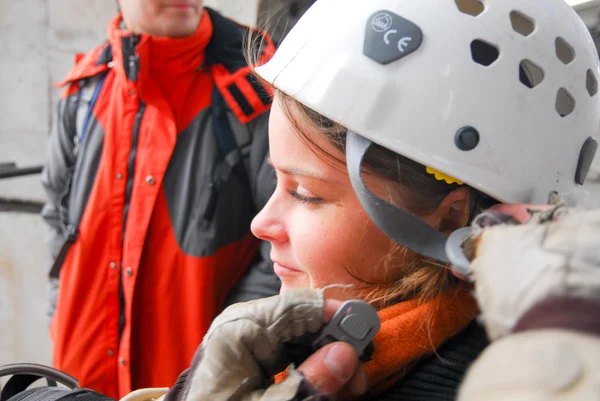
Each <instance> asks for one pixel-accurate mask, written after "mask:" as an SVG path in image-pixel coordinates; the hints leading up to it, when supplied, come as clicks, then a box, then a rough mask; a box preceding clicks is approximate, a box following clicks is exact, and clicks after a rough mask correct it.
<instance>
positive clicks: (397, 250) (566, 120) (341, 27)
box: [171, 0, 600, 400]
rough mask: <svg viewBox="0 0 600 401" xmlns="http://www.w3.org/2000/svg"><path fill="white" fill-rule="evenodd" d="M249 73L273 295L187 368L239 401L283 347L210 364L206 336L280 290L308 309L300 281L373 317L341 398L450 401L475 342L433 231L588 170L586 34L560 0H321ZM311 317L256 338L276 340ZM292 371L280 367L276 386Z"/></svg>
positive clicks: (467, 304) (464, 289)
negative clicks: (259, 125) (276, 286)
mask: <svg viewBox="0 0 600 401" xmlns="http://www.w3.org/2000/svg"><path fill="white" fill-rule="evenodd" d="M257 73H258V75H259V76H260V77H261V78H262V79H263V80H265V81H267V82H268V83H269V84H271V85H272V86H273V87H274V89H275V92H276V93H275V98H274V102H273V109H272V113H271V120H270V128H269V130H270V132H269V137H270V159H271V164H272V165H273V167H274V169H275V172H276V175H277V179H278V183H277V189H276V191H275V193H274V194H273V197H272V198H271V200H270V201H269V203H268V204H267V206H266V207H265V209H263V211H262V212H261V213H260V214H259V215H258V216H257V217H256V219H255V220H254V222H253V224H252V230H253V232H254V233H255V235H256V236H258V237H260V238H262V239H265V240H268V241H270V242H271V245H272V251H271V257H272V259H273V261H274V268H275V272H276V273H277V274H278V276H279V277H280V278H281V280H282V283H283V285H282V293H283V294H284V295H283V296H284V298H282V299H284V301H277V302H276V303H274V304H273V301H272V300H267V301H263V302H262V303H261V302H258V303H252V304H248V305H242V306H240V307H238V308H237V309H233V310H231V311H229V312H226V313H225V315H226V316H227V317H226V318H225V317H223V318H220V320H219V319H218V320H217V321H216V322H215V324H214V325H213V330H211V331H210V332H209V334H208V335H207V338H205V343H204V344H203V347H202V348H201V351H200V353H199V354H198V359H199V360H200V359H202V360H203V361H205V362H206V363H207V364H208V365H205V367H204V368H202V369H200V370H203V369H204V370H203V371H204V372H205V373H206V372H207V371H209V372H210V371H211V369H213V372H214V371H223V370H224V371H226V372H238V373H236V374H238V379H240V380H239V381H238V380H232V379H231V377H232V376H229V375H228V374H229V373H228V374H227V375H225V377H227V378H228V380H230V381H231V383H232V384H233V385H235V386H239V387H236V388H235V389H234V391H233V392H234V393H235V394H238V395H239V394H246V393H249V392H250V390H252V389H259V388H262V386H263V385H264V383H262V384H261V383H257V382H256V381H255V379H256V377H255V376H248V377H247V378H246V379H247V380H241V379H243V378H244V374H245V373H244V372H248V369H250V370H252V369H255V370H256V369H258V368H257V365H256V364H255V362H256V361H257V360H258V361H261V365H260V368H261V369H262V368H264V367H265V366H268V367H269V369H267V370H266V371H267V372H271V373H276V372H275V371H272V370H273V369H275V367H277V366H281V364H280V362H281V361H276V359H277V358H275V356H277V355H280V354H278V353H277V352H276V351H275V348H270V347H268V346H264V347H266V348H264V347H263V346H261V345H260V344H259V343H258V342H254V341H252V342H248V343H246V342H245V341H246V340H244V341H242V340H240V341H241V342H242V343H243V344H245V346H246V348H248V344H252V346H253V347H254V346H257V347H259V348H258V350H255V349H253V348H250V352H251V353H253V354H254V359H252V358H250V359H244V358H241V359H240V363H239V366H238V365H237V364H236V365H234V366H232V364H228V365H227V366H223V365H219V364H218V363H216V364H215V363H213V362H211V358H214V359H212V360H213V361H214V360H217V361H222V360H228V359H227V357H224V356H223V355H229V356H230V357H232V355H237V354H236V352H234V351H232V348H235V347H236V345H235V344H229V345H227V344H226V343H224V342H223V338H227V336H225V335H224V336H223V337H222V338H221V341H220V342H219V339H218V338H217V337H221V334H224V333H223V332H220V331H218V330H217V328H219V327H221V326H222V325H223V323H224V322H228V323H231V322H234V321H244V322H246V321H249V323H248V322H247V323H248V324H247V325H246V323H244V325H243V326H240V327H239V328H238V330H237V332H238V333H248V334H247V335H246V334H243V335H242V334H239V335H240V336H241V337H242V338H243V339H249V338H253V339H255V337H252V334H251V333H253V332H254V331H253V330H254V328H255V327H256V326H260V327H262V326H261V323H260V322H263V320H264V319H263V318H264V316H267V314H266V313H260V312H261V311H264V310H265V309H266V310H268V307H272V308H273V310H275V309H276V308H280V307H281V304H280V303H278V302H281V303H282V304H283V305H288V306H289V305H296V303H294V302H295V301H294V302H291V301H289V299H288V300H287V301H286V300H285V299H286V298H285V295H286V292H288V291H290V290H292V289H294V290H295V291H296V292H294V291H290V292H291V293H292V295H290V298H294V297H300V298H301V297H306V302H305V303H304V304H303V305H304V306H305V308H301V311H303V312H302V313H309V311H310V310H311V308H312V307H314V308H315V309H318V310H322V309H323V304H322V303H319V300H318V299H317V298H318V297H317V298H314V294H315V292H312V293H311V292H310V291H303V290H301V289H303V288H311V289H323V290H324V294H325V297H326V298H330V299H331V298H332V299H337V300H347V299H356V298H358V299H362V300H366V301H368V302H370V303H371V304H372V305H374V306H376V307H377V308H378V310H379V316H380V319H381V321H382V326H381V330H380V332H379V333H378V335H377V337H376V338H375V340H374V343H375V354H374V355H373V359H372V360H371V361H369V362H367V363H366V364H365V371H366V376H362V375H363V373H362V371H360V370H359V371H357V372H356V373H354V372H351V373H353V374H354V375H355V379H354V380H353V382H354V383H355V386H356V388H354V389H352V388H349V389H347V390H348V391H350V392H352V390H357V389H358V388H360V390H359V391H358V390H357V391H355V393H360V392H362V391H364V390H365V389H366V390H367V394H368V397H369V398H373V399H396V398H399V399H415V400H416V399H419V400H421V399H422V400H438V399H454V397H455V395H456V389H457V387H458V385H459V383H460V381H461V379H462V375H463V373H464V371H465V369H466V367H467V366H468V365H469V364H470V363H471V362H472V361H473V360H474V359H475V358H476V357H477V355H478V353H479V352H480V351H481V349H482V348H483V347H484V346H485V339H484V338H483V336H482V334H481V331H480V329H479V328H478V326H477V324H476V323H474V322H473V319H474V317H475V316H476V314H477V309H476V305H475V303H474V300H473V299H472V298H471V296H470V289H469V287H468V286H467V285H466V284H464V283H460V282H458V281H457V280H456V279H454V278H453V276H452V275H451V274H450V273H449V269H448V267H449V266H450V262H451V260H450V257H453V258H454V256H450V255H453V253H452V252H450V253H449V254H447V253H446V243H447V236H448V235H449V234H451V233H453V232H454V231H456V230H457V229H459V228H461V227H464V226H465V225H467V223H468V222H469V221H470V220H471V218H472V217H473V216H474V214H475V213H476V212H477V211H479V210H481V209H482V208H484V207H485V206H486V205H489V204H491V203H497V202H508V203H545V202H546V201H547V198H548V196H549V194H550V193H553V192H560V193H564V192H570V191H572V190H575V189H576V188H577V187H578V186H579V185H581V184H582V183H583V181H584V180H585V176H586V174H587V170H588V169H589V163H590V161H591V159H592V158H593V155H594V153H595V140H594V139H593V138H592V137H593V135H595V133H596V130H597V125H598V120H599V117H600V114H599V110H600V96H599V95H597V81H598V56H597V54H596V51H595V48H594V46H593V43H592V41H591V39H590V37H589V34H588V32H587V30H586V28H585V26H584V25H583V23H582V22H581V21H580V20H579V18H578V17H577V15H576V14H575V12H574V11H573V10H572V9H571V8H570V7H569V6H568V5H567V4H566V3H564V1H563V0H550V1H548V0H532V1H529V2H525V3H524V2H522V1H517V0H507V1H503V2H501V3H499V2H494V3H490V4H487V3H486V4H485V5H483V4H481V3H479V2H477V1H467V0H464V1H461V0H456V1H450V0H445V1H439V0H421V1H408V0H406V1H398V0H376V1H368V2H366V1H364V2H352V3H351V4H350V3H349V2H347V1H345V0H319V1H317V3H316V4H315V5H314V6H313V7H312V8H311V9H310V10H309V11H308V12H307V13H306V14H305V16H304V17H303V18H302V19H301V20H300V21H299V23H298V24H297V25H296V27H295V28H294V29H293V30H292V31H291V32H290V34H289V36H288V37H287V38H286V39H285V41H284V42H283V43H282V45H281V47H280V49H279V50H278V51H277V53H276V54H275V56H274V58H273V59H272V60H271V61H270V62H268V63H267V64H266V65H264V66H262V67H260V68H258V69H257ZM542 148H543V151H541V149H542ZM451 250H452V249H451ZM454 251H456V249H454ZM297 294H300V295H297ZM311 294H313V295H311ZM296 301H297V300H296ZM299 303H301V302H299ZM232 311H234V312H235V313H232ZM238 313H239V314H241V315H243V316H244V318H243V319H231V316H232V315H236V314H238ZM252 316H256V321H254V320H253V319H252ZM228 319H229V320H228ZM286 322H287V321H286ZM291 322H294V320H293V319H292V320H291ZM290 324H291V323H290ZM319 324H320V322H319ZM319 324H317V326H319ZM270 327H271V326H269V328H270ZM275 327H277V328H280V329H281V327H280V326H279V325H275ZM310 327H312V326H311V325H310V324H308V325H306V327H305V326H302V327H301V328H297V327H296V326H294V328H293V329H290V331H285V330H283V329H282V330H283V331H277V333H276V334H273V333H271V332H270V331H268V332H269V333H271V334H269V335H267V336H266V337H264V338H263V337H259V338H263V340H264V341H263V343H265V344H279V341H283V339H284V338H287V339H290V338H293V337H295V336H297V335H299V334H304V333H306V332H310V331H311V330H312V329H310ZM319 327H320V326H319ZM215 333H219V335H218V336H217V335H216V334H215ZM281 333H284V334H281ZM271 335H273V337H271ZM211 344H213V345H215V346H214V348H212V347H211ZM221 358H223V359H221ZM229 360H231V359H229ZM276 362H277V363H276ZM211 363H213V365H210V364H211ZM206 366H210V369H209V368H207V367H206ZM192 376H196V374H195V373H193V371H192ZM202 377H204V378H205V379H206V376H202ZM212 379H214V380H217V378H216V377H212V378H211V380H212ZM211 380H204V381H202V380H200V381H198V382H196V383H195V384H191V387H190V386H188V387H186V389H187V390H186V391H185V394H184V398H186V399H201V398H202V395H206V394H212V395H214V396H215V398H214V399H218V398H219V396H218V394H221V395H223V394H231V392H229V391H231V388H228V387H227V383H223V382H222V381H221V382H219V384H218V385H216V386H212V387H211V385H212V384H213V383H212V381H211ZM298 380H299V379H298V375H297V374H296V373H295V372H294V371H293V370H292V371H291V373H290V374H289V375H288V380H287V382H288V383H289V382H291V381H296V383H298ZM183 381H185V380H183ZM215 383H216V381H215ZM240 383H242V384H240ZM285 383H286V380H284V381H283V382H282V383H281V384H282V385H285ZM188 384H189V383H188ZM219 386H222V390H223V391H222V392H221V393H219V392H218V391H216V390H215V392H211V391H212V390H208V389H210V388H215V389H217V390H218V389H219V388H221V387H219ZM296 389H297V391H298V393H302V391H303V390H302V388H300V387H298V388H296ZM177 391H178V390H176V391H174V392H172V393H171V397H174V398H177V396H178V393H177ZM269 391H271V389H270V390H269ZM228 392H229V393H228ZM257 397H258V396H257ZM294 397H295V398H293V399H303V398H302V396H299V395H298V394H296V395H295V396H294ZM264 399H268V397H266V398H264ZM307 399H308V398H307Z"/></svg>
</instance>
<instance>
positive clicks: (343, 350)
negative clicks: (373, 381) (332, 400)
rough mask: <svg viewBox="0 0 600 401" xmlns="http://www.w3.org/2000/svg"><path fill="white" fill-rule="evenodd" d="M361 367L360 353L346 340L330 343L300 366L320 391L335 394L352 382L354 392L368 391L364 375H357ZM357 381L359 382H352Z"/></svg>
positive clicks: (299, 368)
mask: <svg viewBox="0 0 600 401" xmlns="http://www.w3.org/2000/svg"><path fill="white" fill-rule="evenodd" d="M358 367H359V361H358V355H357V354H356V351H355V350H354V348H353V347H352V346H351V345H350V344H348V343H345V342H335V343H332V344H328V345H326V346H324V347H322V348H320V349H319V350H317V352H315V353H314V354H312V355H311V356H310V357H308V359H306V360H305V361H304V362H303V363H302V364H301V365H300V366H299V367H298V371H300V372H302V374H303V375H304V377H305V378H306V380H307V381H308V382H309V383H310V384H311V385H312V386H313V387H314V388H315V389H317V390H318V391H320V392H324V393H326V394H330V395H335V394H337V393H338V392H339V391H340V390H341V389H342V388H344V387H346V385H347V384H350V385H351V387H350V388H352V389H353V390H354V389H355V391H353V392H358V393H363V392H364V391H366V381H365V380H364V379H363V380H361V379H362V378H364V375H360V374H357V375H355V373H356V371H357V368H358ZM351 381H352V382H354V381H357V383H350V382H351Z"/></svg>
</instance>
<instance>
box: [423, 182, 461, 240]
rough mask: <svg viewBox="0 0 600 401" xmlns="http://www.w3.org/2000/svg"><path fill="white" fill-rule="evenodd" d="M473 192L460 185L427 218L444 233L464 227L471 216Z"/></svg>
mask: <svg viewBox="0 0 600 401" xmlns="http://www.w3.org/2000/svg"><path fill="white" fill-rule="evenodd" d="M470 206H471V193H470V191H469V189H468V188H466V187H460V188H458V189H456V190H454V191H452V192H450V193H449V194H448V195H446V197H445V198H444V199H443V200H442V202H441V203H440V205H439V206H438V208H437V209H436V210H435V211H434V212H433V214H432V215H431V216H429V218H428V219H427V220H428V222H429V224H431V225H433V226H434V227H436V228H437V229H438V230H440V231H441V232H443V233H444V234H450V233H451V232H453V231H455V230H457V229H459V228H461V227H463V226H464V225H465V223H466V222H467V219H468V217H469V212H470V208H471V207H470Z"/></svg>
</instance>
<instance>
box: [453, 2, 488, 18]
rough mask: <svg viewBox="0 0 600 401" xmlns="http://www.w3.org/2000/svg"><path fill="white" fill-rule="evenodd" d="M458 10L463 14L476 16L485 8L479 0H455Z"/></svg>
mask: <svg viewBox="0 0 600 401" xmlns="http://www.w3.org/2000/svg"><path fill="white" fill-rule="evenodd" d="M455 1H456V7H458V11H460V12H461V13H463V14H468V15H472V16H473V17H477V16H478V15H479V14H481V13H482V12H483V10H485V6H484V5H483V3H482V2H481V1H479V0H455Z"/></svg>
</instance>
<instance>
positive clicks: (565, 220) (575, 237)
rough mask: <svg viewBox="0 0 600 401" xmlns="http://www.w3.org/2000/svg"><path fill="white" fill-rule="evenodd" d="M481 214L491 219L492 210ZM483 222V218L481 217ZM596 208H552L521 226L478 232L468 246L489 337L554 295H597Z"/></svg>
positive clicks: (599, 224) (599, 223) (599, 228)
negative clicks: (589, 209) (485, 214)
mask: <svg viewBox="0 0 600 401" xmlns="http://www.w3.org/2000/svg"><path fill="white" fill-rule="evenodd" d="M488 213H492V215H489V214H488V216H487V217H485V218H486V219H487V220H488V221H489V220H493V219H494V216H493V213H494V212H488ZM480 221H481V220H480ZM599 241H600V210H591V211H585V210H577V209H568V208H565V207H555V208H553V209H551V210H545V211H537V212H533V216H532V218H531V219H530V220H529V221H527V222H526V223H525V224H521V225H514V224H502V225H497V226H493V227H489V228H485V229H484V230H481V231H479V232H478V233H476V235H474V236H472V237H471V238H470V239H469V240H468V241H467V243H466V246H467V248H471V253H472V254H473V255H472V256H473V260H472V261H471V269H472V275H473V278H474V280H475V292H476V298H477V301H478V303H479V305H480V308H481V311H482V320H483V322H484V324H485V327H486V329H487V332H488V335H489V336H490V338H491V339H492V340H495V339H498V338H500V337H502V336H505V335H507V334H509V333H510V332H511V330H512V329H513V328H514V326H515V324H516V323H517V321H518V320H519V319H520V317H522V316H523V314H524V313H525V312H527V311H528V310H529V309H531V307H533V306H534V305H535V304H537V303H538V302H540V301H542V300H544V299H546V298H549V297H553V296H574V297H583V298H589V297H596V298H600V270H599V266H600V252H599V251H598V249H599V248H598V246H599Z"/></svg>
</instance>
